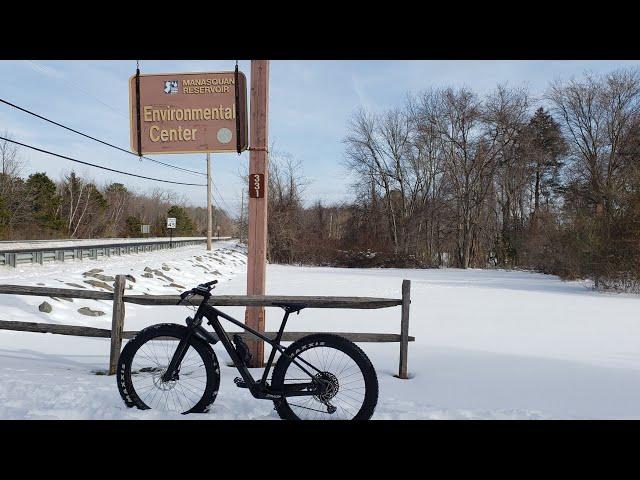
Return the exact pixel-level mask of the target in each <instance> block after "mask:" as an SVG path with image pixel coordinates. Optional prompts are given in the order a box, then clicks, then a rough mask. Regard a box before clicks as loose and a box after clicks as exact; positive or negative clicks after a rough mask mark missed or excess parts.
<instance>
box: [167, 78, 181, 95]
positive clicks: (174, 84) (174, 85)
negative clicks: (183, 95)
mask: <svg viewBox="0 0 640 480" xmlns="http://www.w3.org/2000/svg"><path fill="white" fill-rule="evenodd" d="M164 93H169V94H170V93H178V81H177V80H166V81H165V82H164Z"/></svg>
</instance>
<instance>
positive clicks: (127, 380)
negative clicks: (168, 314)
mask: <svg viewBox="0 0 640 480" xmlns="http://www.w3.org/2000/svg"><path fill="white" fill-rule="evenodd" d="M188 330H189V329H188V328H187V327H185V326H183V325H177V324H175V323H161V324H158V325H152V326H150V327H146V328H144V329H142V330H140V331H139V332H138V333H137V334H136V336H135V337H133V338H132V339H131V340H129V341H128V342H127V344H126V345H125V346H124V349H123V350H122V353H121V354H120V358H119V359H118V369H117V372H116V381H117V383H118V391H119V392H120V396H121V397H122V400H124V403H125V405H126V406H127V407H129V408H132V407H136V408H138V409H140V410H147V409H150V408H151V407H149V406H147V405H146V404H145V403H144V402H143V401H142V400H141V399H140V397H139V396H138V394H137V393H136V391H135V389H134V387H133V382H132V381H131V362H132V361H133V358H134V356H135V354H136V352H137V351H138V349H139V348H140V347H141V346H142V345H144V344H145V343H146V342H148V341H150V340H153V339H154V338H157V337H162V336H170V337H175V338H184V337H185V335H186V334H187V332H188ZM189 345H190V346H192V347H193V348H194V350H196V352H198V354H199V355H200V357H202V359H203V361H204V366H205V369H206V372H207V384H206V387H205V389H204V393H203V394H202V398H201V399H200V400H199V401H198V403H196V404H195V405H194V406H193V407H192V408H191V409H190V410H187V411H186V412H182V413H183V414H187V413H206V412H208V411H209V408H210V407H211V405H212V404H213V402H215V400H216V396H217V395H218V389H219V387H220V365H219V364H218V359H217V357H216V354H215V352H214V351H213V349H212V348H211V346H210V345H209V344H208V343H206V342H204V341H202V340H201V339H199V338H198V337H196V336H192V337H191V339H190V340H189Z"/></svg>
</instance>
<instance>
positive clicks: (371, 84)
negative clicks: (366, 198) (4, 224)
mask: <svg viewBox="0 0 640 480" xmlns="http://www.w3.org/2000/svg"><path fill="white" fill-rule="evenodd" d="M234 66H235V62H234V61H232V60H226V61H218V60H216V61H213V60H202V61H195V60H189V61H145V60H141V61H140V68H141V71H142V73H154V72H157V73H168V72H189V71H221V70H232V69H233V68H234ZM628 66H638V67H640V61H522V60H519V61H486V60H484V61H317V60H313V61H272V62H271V78H270V98H269V101H270V103H269V115H270V125H269V143H270V144H273V145H274V147H275V149H276V150H278V151H281V152H287V153H288V154H290V155H291V156H292V157H293V158H294V159H297V160H299V161H300V162H301V163H302V166H303V174H304V175H305V176H306V177H307V178H308V179H309V180H310V183H309V185H308V187H307V189H306V198H307V200H308V202H309V203H311V202H312V201H314V200H316V199H322V200H323V201H325V202H335V201H341V200H347V199H349V198H351V192H350V190H349V184H350V180H349V176H348V172H346V171H345V170H344V168H343V167H342V166H341V161H342V158H343V153H344V148H343V145H342V143H341V140H342V138H343V137H344V135H345V128H346V125H347V122H348V119H349V116H350V115H351V114H352V113H353V112H354V111H355V110H357V109H358V108H359V107H360V106H364V107H366V108H368V109H370V110H373V111H382V110H384V109H386V108H391V107H394V106H396V105H399V104H401V103H402V102H403V101H404V98H405V97H406V94H407V93H408V92H413V93H417V92H419V91H421V90H424V89H426V88H429V87H438V86H468V87H470V88H473V89H475V90H476V91H478V92H479V93H486V92H488V91H490V90H492V89H493V88H494V87H495V86H496V85H497V84H498V83H507V84H509V85H512V86H526V87H528V89H529V91H530V92H531V93H532V94H533V95H534V96H538V97H539V96H541V95H542V93H543V92H544V90H545V89H546V87H547V85H548V83H549V82H550V81H552V80H554V79H567V78H570V77H571V76H581V75H582V74H583V73H584V72H585V71H592V72H596V73H598V72H600V73H604V72H608V71H611V70H614V69H616V68H620V67H628ZM240 69H241V70H242V71H243V72H244V73H245V74H246V76H247V79H248V81H250V62H249V61H240ZM133 73H135V60H126V61H49V60H47V61H44V60H43V61H40V60H34V61H0V76H1V78H2V79H3V81H2V88H1V89H0V98H3V99H5V100H7V101H9V102H12V103H15V104H17V105H20V106H22V107H24V108H26V109H29V110H32V111H34V112H35V113H38V114H41V115H43V116H46V117H49V118H51V119H52V120H55V121H57V122H59V123H63V124H66V125H68V126H70V127H72V128H75V129H77V130H80V131H83V132H85V133H87V134H89V135H92V136H95V137H98V138H101V139H103V140H105V141H108V142H110V143H113V144H115V145H118V146H121V147H123V148H126V149H128V145H129V120H128V115H129V114H128V92H127V82H128V79H129V77H130V76H131V75H132V74H133ZM5 131H8V132H9V133H10V134H11V135H12V136H13V137H14V138H15V139H16V140H18V141H22V142H24V143H28V144H32V145H34V146H37V147H41V148H44V149H48V150H51V151H53V152H56V153H60V154H63V155H68V156H71V157H75V158H78V159H80V160H85V161H88V162H93V163H98V164H101V165H105V166H109V167H111V168H115V169H119V170H126V171H130V172H132V173H137V174H141V175H149V176H154V177H157V178H164V179H168V180H175V181H182V182H189V183H202V182H203V181H204V180H205V179H204V177H198V176H193V175H189V174H187V173H183V172H178V171H176V170H173V169H168V168H166V167H163V166H160V165H157V164H154V163H151V162H148V161H145V160H143V161H142V162H140V161H139V160H138V159H137V158H135V157H134V156H132V155H127V154H125V153H123V152H118V151H116V150H113V149H111V148H109V147H106V146H103V145H100V144H98V143H95V142H93V141H91V140H89V139H85V138H83V137H80V136H78V135H76V134H74V133H72V132H68V131H66V130H63V129H60V128H58V127H55V126H53V125H51V124H47V123H45V122H43V121H41V120H39V119H36V118H33V117H30V116H28V115H26V114H24V113H22V112H19V111H17V110H15V109H12V108H10V107H8V106H6V105H4V104H0V132H5ZM21 156H22V159H23V160H24V162H25V165H24V170H23V175H24V176H27V175H29V174H30V173H33V172H36V171H45V172H47V174H48V175H50V176H51V177H52V178H54V179H59V178H61V176H62V175H63V174H64V173H65V172H69V171H70V170H71V169H72V168H73V169H75V170H76V171H77V172H79V173H81V174H82V175H83V176H84V175H86V176H88V177H90V178H92V179H93V180H95V181H96V182H98V183H99V184H101V183H105V182H108V181H118V182H122V183H124V184H125V185H127V186H128V187H129V188H130V189H132V190H136V191H150V190H151V189H153V188H155V187H158V186H161V187H163V188H170V189H172V190H174V191H176V192H178V193H181V194H184V195H185V196H186V197H187V199H188V202H189V203H191V204H194V205H203V206H204V205H205V202H206V190H205V188H204V187H189V186H175V185H167V184H159V183H156V182H151V181H147V180H139V179H135V178H133V177H127V176H123V175H118V174H114V173H110V172H106V171H103V170H98V169H94V168H91V167H84V166H81V165H77V164H73V163H71V162H68V161H66V160H62V159H58V158H53V157H49V156H47V155H45V154H40V153H38V152H34V151H29V150H26V149H23V150H22V152H21ZM152 158H156V159H158V160H161V161H163V162H165V163H172V164H175V165H179V166H182V167H185V168H190V169H194V170H199V171H205V168H206V165H205V156H204V155H155V156H152ZM212 158H213V179H214V184H215V185H216V192H215V194H214V198H215V201H216V204H218V205H220V206H222V207H223V208H227V209H230V210H238V209H239V205H240V197H241V191H242V189H243V187H244V185H243V183H242V180H241V179H240V177H239V175H240V173H241V172H243V171H245V170H246V168H247V165H248V160H249V157H248V153H247V152H245V153H243V154H242V155H241V156H237V155H236V154H215V155H213V157H212ZM233 213H236V212H233Z"/></svg>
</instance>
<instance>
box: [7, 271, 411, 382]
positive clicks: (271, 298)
mask: <svg viewBox="0 0 640 480" xmlns="http://www.w3.org/2000/svg"><path fill="white" fill-rule="evenodd" d="M125 282H126V277H125V276H124V275H117V276H116V281H115V283H114V292H113V293H111V292H103V291H97V290H82V289H70V288H50V287H32V286H25V285H0V294H6V295H30V296H39V297H54V298H55V297H58V298H83V299H92V300H112V301H113V311H112V321H111V329H110V330H108V329H103V328H94V327H84V326H77V325H60V324H51V323H36V322H18V321H7V320H0V330H16V331H21V332H38V333H53V334H58V335H74V336H80V337H103V338H111V350H110V355H109V375H113V374H114V373H115V371H116V366H117V363H118V357H119V355H120V349H121V346H122V339H123V338H124V339H127V338H131V337H133V336H134V335H135V334H136V333H138V332H136V331H126V330H124V319H125V305H124V304H125V303H134V304H137V305H156V306H160V305H162V306H170V305H173V306H176V305H177V303H178V300H180V296H179V295H126V294H125ZM410 289H411V282H410V281H409V280H403V281H402V298H398V299H396V298H371V297H317V296H279V295H214V296H212V297H211V299H210V300H209V303H210V304H211V305H215V306H216V307H230V306H234V307H258V306H264V307H273V306H274V304H275V303H278V302H296V303H305V304H306V305H307V306H308V308H346V309H377V308H388V307H396V306H400V307H401V318H400V334H392V333H351V332H335V333H336V334H337V335H341V336H343V337H345V338H348V339H349V340H351V341H353V342H399V343H400V360H399V366H398V375H397V376H398V377H399V378H403V379H406V378H408V376H407V375H408V371H407V357H408V349H409V342H412V341H414V340H415V339H414V337H410V336H409V304H410V302H411V300H410ZM234 333H235V332H234ZM311 333H314V332H285V334H284V336H283V338H282V341H284V342H292V341H295V340H297V339H299V338H301V337H302V336H304V335H309V334H311ZM240 335H241V336H243V340H249V339H255V337H253V336H252V335H251V334H248V333H246V332H244V333H240ZM265 335H267V336H268V337H270V338H273V337H275V335H276V332H267V333H266V334H265Z"/></svg>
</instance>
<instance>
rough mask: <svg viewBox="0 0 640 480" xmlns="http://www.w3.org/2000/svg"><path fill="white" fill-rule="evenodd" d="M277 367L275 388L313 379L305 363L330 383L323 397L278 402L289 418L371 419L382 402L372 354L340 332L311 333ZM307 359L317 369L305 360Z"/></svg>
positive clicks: (289, 348) (306, 397)
mask: <svg viewBox="0 0 640 480" xmlns="http://www.w3.org/2000/svg"><path fill="white" fill-rule="evenodd" d="M285 353H286V354H287V355H289V357H291V358H289V357H287V356H286V355H281V356H280V358H279V359H278V362H277V363H276V366H275V368H274V370H273V377H272V379H271V381H272V387H273V388H274V389H278V388H282V387H283V386H285V385H291V384H296V383H305V382H309V380H310V377H309V375H308V374H307V373H305V372H304V371H303V370H302V369H301V368H300V367H299V366H298V365H296V364H295V363H294V362H293V360H296V361H298V362H299V363H301V364H302V365H303V366H304V368H305V369H306V370H307V371H309V372H310V373H312V374H313V375H314V377H315V378H316V379H317V380H321V381H322V382H323V383H324V384H325V385H328V387H327V389H326V391H325V392H324V393H323V394H322V395H319V396H294V397H287V398H283V399H282V400H276V401H275V407H276V410H277V412H278V415H280V418H283V419H285V420H368V419H370V418H371V416H372V415H373V412H374V410H375V408H376V404H377V402H378V377H377V375H376V371H375V369H374V368H373V365H372V364H371V361H370V360H369V357H367V356H366V355H365V353H364V352H363V351H362V350H361V349H360V347H358V346H357V345H356V344H355V343H353V342H351V341H349V340H347V339H346V338H344V337H340V336H338V335H331V334H326V333H320V334H315V335H308V336H306V337H303V338H301V339H300V340H298V341H296V342H294V343H292V344H291V345H290V346H289V347H288V348H287V349H286V351H285ZM301 360H305V361H306V362H309V363H310V364H311V365H313V366H314V367H315V368H316V369H317V371H316V370H313V369H311V368H309V366H308V365H306V364H305V363H303V362H301Z"/></svg>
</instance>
